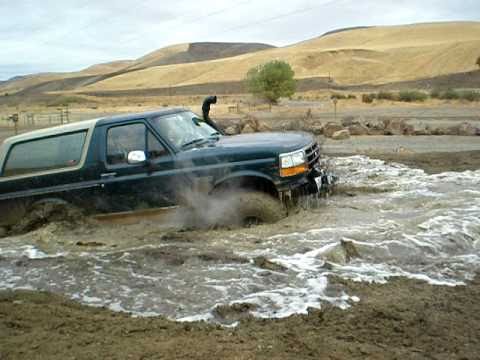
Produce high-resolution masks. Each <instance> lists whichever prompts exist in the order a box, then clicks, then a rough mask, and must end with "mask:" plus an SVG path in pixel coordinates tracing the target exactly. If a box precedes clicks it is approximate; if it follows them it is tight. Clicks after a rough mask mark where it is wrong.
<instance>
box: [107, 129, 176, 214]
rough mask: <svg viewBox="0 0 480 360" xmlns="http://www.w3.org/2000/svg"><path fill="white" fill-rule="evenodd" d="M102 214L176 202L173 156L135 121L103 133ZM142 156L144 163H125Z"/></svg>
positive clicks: (158, 140) (148, 131) (141, 160)
mask: <svg viewBox="0 0 480 360" xmlns="http://www.w3.org/2000/svg"><path fill="white" fill-rule="evenodd" d="M105 139H106V140H105V141H106V142H105V159H104V161H105V172H104V173H103V174H101V178H102V179H101V180H102V184H103V187H104V192H105V195H106V196H105V197H104V198H105V200H106V203H105V204H104V209H103V210H104V211H132V210H138V209H143V208H149V207H161V206H169V205H173V204H174V203H175V202H176V201H175V199H176V196H175V195H176V192H175V181H174V179H173V177H174V171H173V166H174V155H173V154H172V153H171V152H170V151H169V150H168V148H167V147H166V146H165V144H163V143H162V141H161V140H160V139H158V138H157V137H156V135H155V134H154V133H153V132H152V131H151V130H150V129H149V127H148V126H147V124H146V122H145V121H143V120H138V121H134V122H129V123H126V124H120V125H112V126H110V127H108V128H106V130H105ZM132 152H136V154H138V153H139V152H140V153H143V154H144V155H145V157H144V160H143V159H140V161H139V162H132V161H129V154H131V153H132Z"/></svg>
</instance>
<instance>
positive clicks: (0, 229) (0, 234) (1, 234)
mask: <svg viewBox="0 0 480 360" xmlns="http://www.w3.org/2000/svg"><path fill="white" fill-rule="evenodd" d="M5 236H7V229H5V228H4V227H3V226H0V238H2V237H5Z"/></svg>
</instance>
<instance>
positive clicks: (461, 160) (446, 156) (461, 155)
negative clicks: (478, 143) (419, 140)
mask: <svg viewBox="0 0 480 360" xmlns="http://www.w3.org/2000/svg"><path fill="white" fill-rule="evenodd" d="M372 157H373V158H376V159H380V160H384V161H387V162H397V163H401V164H404V165H407V166H410V167H416V168H419V169H423V170H425V172H426V173H428V174H436V173H440V172H445V171H466V170H478V169H480V151H459V152H452V153H444V152H432V153H415V154H402V153H384V154H375V155H372Z"/></svg>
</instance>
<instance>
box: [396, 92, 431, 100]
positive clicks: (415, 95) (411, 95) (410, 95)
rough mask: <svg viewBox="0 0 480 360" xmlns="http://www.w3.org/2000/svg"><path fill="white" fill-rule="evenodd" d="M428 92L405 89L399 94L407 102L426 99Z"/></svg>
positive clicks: (399, 97) (400, 98)
mask: <svg viewBox="0 0 480 360" xmlns="http://www.w3.org/2000/svg"><path fill="white" fill-rule="evenodd" d="M427 98H428V96H427V94H425V93H424V92H421V91H417V90H404V91H400V93H399V94H398V99H399V100H400V101H405V102H415V101H425V100H426V99H427Z"/></svg>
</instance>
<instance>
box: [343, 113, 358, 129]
mask: <svg viewBox="0 0 480 360" xmlns="http://www.w3.org/2000/svg"><path fill="white" fill-rule="evenodd" d="M354 120H355V117H353V116H351V115H349V116H344V117H343V119H342V126H343V127H349V126H352V125H354V124H358V122H356V121H354Z"/></svg>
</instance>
